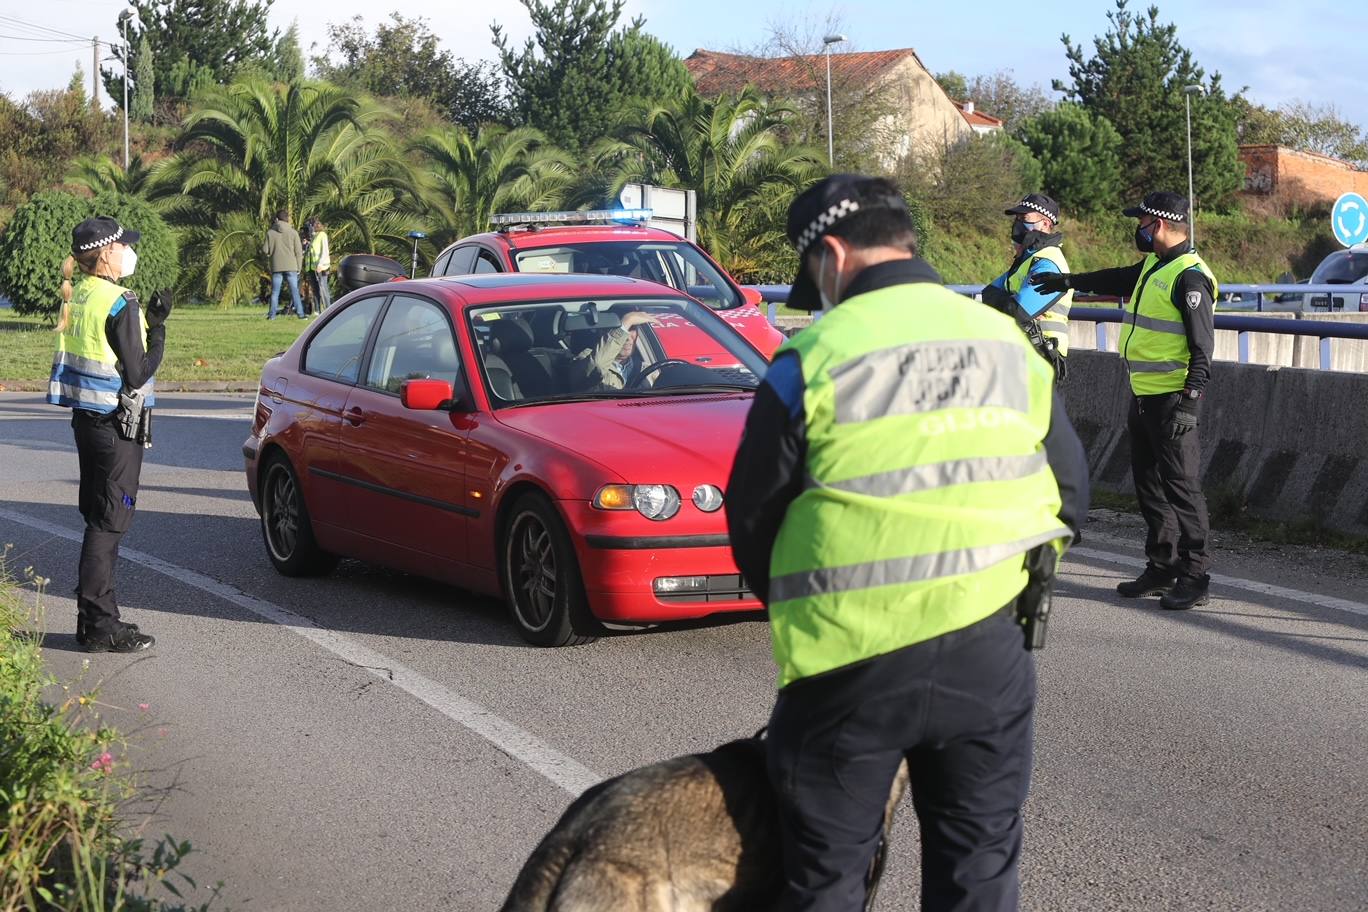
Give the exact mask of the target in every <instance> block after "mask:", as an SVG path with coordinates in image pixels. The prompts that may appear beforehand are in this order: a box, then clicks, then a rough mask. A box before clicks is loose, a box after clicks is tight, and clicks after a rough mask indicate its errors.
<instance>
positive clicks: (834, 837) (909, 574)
mask: <svg viewBox="0 0 1368 912" xmlns="http://www.w3.org/2000/svg"><path fill="white" fill-rule="evenodd" d="M787 234H788V239H789V241H790V242H791V243H792V244H793V246H794V248H795V249H796V251H797V253H798V259H799V271H798V275H797V278H796V279H795V280H794V284H793V291H792V293H791V296H790V299H789V304H790V306H793V307H797V308H800V309H804V310H816V309H818V308H823V309H825V310H826V311H827V312H826V314H825V316H824V317H823V319H822V320H821V321H820V322H817V323H814V324H813V325H812V326H810V327H808V328H807V329H804V330H803V331H802V332H800V333H798V334H797V335H796V336H794V337H793V338H792V339H790V340H789V341H788V342H787V343H785V344H784V345H783V346H782V347H781V348H780V349H779V352H778V353H777V354H776V355H775V358H774V361H773V363H772V364H771V365H770V368H769V371H768V372H767V373H766V375H765V378H764V381H763V383H762V384H761V386H760V388H759V389H758V390H757V392H756V395H755V400H754V403H753V405H752V407H751V410H750V413H749V415H748V417H747V419H746V426H745V432H744V434H743V436H742V439H741V444H740V447H739V449H738V451H737V454H736V459H735V462H734V465H733V469H732V473H731V478H730V480H729V481H728V484H727V524H728V529H729V531H730V534H731V541H732V550H733V553H734V555H735V558H736V563H737V566H738V567H739V568H740V570H741V572H742V574H743V575H744V577H745V580H746V582H747V584H748V585H749V587H750V588H751V589H752V590H753V591H754V592H755V594H756V595H757V597H759V599H760V600H761V601H762V602H763V603H764V604H765V606H766V607H767V609H768V612H769V623H770V632H771V639H772V644H773V650H774V657H775V661H776V663H777V664H778V667H779V680H778V685H779V692H778V697H777V699H776V701H775V705H774V709H773V712H772V714H771V717H770V722H769V729H768V735H767V750H768V760H769V771H770V777H771V780H772V782H773V785H774V789H775V794H776V797H777V801H778V805H779V814H780V824H781V825H780V832H781V833H782V854H783V862H784V877H785V882H784V883H785V885H784V892H783V898H782V900H781V902H780V903H779V905H778V906H777V907H776V908H779V909H784V910H796V909H802V910H839V912H854V910H860V909H862V908H863V907H864V902H865V874H866V872H867V871H868V870H869V865H870V861H871V859H872V858H873V857H874V854H875V850H876V848H877V843H878V840H879V836H880V829H881V828H880V824H881V821H882V819H883V813H884V804H885V802H886V801H887V799H888V795H889V790H890V786H891V785H892V783H893V779H894V776H895V774H896V773H897V770H898V767H899V765H900V764H901V762H902V761H903V760H904V759H905V760H906V761H907V762H908V766H909V771H910V774H911V783H910V784H911V788H912V793H913V799H914V804H915V807H916V810H917V814H918V817H919V818H920V821H921V834H922V847H923V860H922V866H921V870H922V908H923V909H925V910H930V912H937V910H950V909H956V910H960V909H976V910H1014V909H1016V907H1017V897H1018V879H1017V862H1018V859H1019V857H1020V853H1021V840H1022V818H1021V806H1022V803H1023V802H1024V801H1025V799H1026V793H1027V786H1028V783H1029V780H1030V773H1031V750H1032V717H1033V712H1034V706H1035V665H1034V659H1033V657H1032V655H1031V653H1030V652H1029V651H1028V650H1027V649H1025V648H1023V646H1024V645H1025V644H1024V642H1023V629H1022V624H1021V623H1020V622H1021V621H1024V620H1029V621H1030V622H1031V624H1032V625H1036V624H1037V622H1038V620H1039V618H1040V609H1041V606H1042V605H1043V604H1045V602H1044V601H1043V598H1044V594H1045V593H1046V592H1047V591H1048V585H1049V582H1048V581H1049V578H1050V576H1052V574H1053V571H1054V567H1055V565H1056V563H1057V560H1058V557H1059V555H1060V554H1061V553H1062V552H1063V550H1064V548H1065V547H1066V545H1067V544H1068V542H1069V541H1070V540H1071V539H1072V538H1073V536H1074V535H1075V533H1076V531H1077V529H1078V526H1079V524H1080V523H1081V522H1082V521H1083V518H1084V517H1085V516H1086V513H1087V496H1088V495H1087V484H1088V482H1087V470H1086V465H1085V462H1084V456H1083V449H1082V445H1081V444H1080V443H1079V441H1078V437H1077V435H1076V434H1075V433H1074V431H1073V428H1072V427H1071V426H1070V424H1069V421H1068V418H1067V416H1066V415H1065V414H1064V411H1063V409H1062V408H1060V407H1059V405H1058V397H1057V395H1056V394H1055V392H1054V383H1053V381H1054V378H1053V375H1052V373H1051V371H1050V368H1049V366H1048V365H1047V364H1046V363H1045V362H1044V361H1043V360H1042V359H1041V358H1039V357H1038V356H1037V355H1036V354H1035V352H1034V351H1033V350H1032V349H1031V346H1030V344H1029V343H1028V342H1027V340H1026V338H1025V337H1024V336H1023V335H1022V333H1021V331H1020V329H1019V328H1018V327H1017V325H1016V324H1015V323H1014V322H1013V321H1012V320H1010V319H1008V318H1007V317H1005V316H1003V315H1002V314H999V313H996V312H994V311H993V310H992V309H991V308H987V307H984V306H982V305H981V304H978V303H976V302H974V301H973V300H971V299H969V298H966V297H963V296H960V295H957V294H954V293H953V292H950V291H948V290H947V289H945V288H944V287H943V286H942V283H941V280H940V277H939V276H938V275H937V274H936V273H935V271H934V270H933V269H932V268H931V267H930V266H929V265H928V264H927V263H926V261H925V260H923V259H921V258H920V257H919V256H917V235H916V231H915V229H914V228H913V226H912V221H911V218H910V216H909V214H908V211H907V207H906V204H905V202H904V200H903V197H902V194H901V193H900V192H899V190H898V188H897V187H896V186H895V185H893V184H892V183H891V182H889V181H886V180H882V179H875V178H868V177H862V176H858V175H850V174H840V175H833V176H831V177H829V178H827V179H825V180H823V181H821V182H820V183H818V184H817V185H815V186H814V187H812V188H811V189H809V190H808V191H806V192H805V193H803V194H801V195H800V196H799V197H798V198H797V199H795V200H794V202H793V204H792V206H791V207H790V208H789V213H788V225H787ZM1028 567H1029V568H1030V570H1029V571H1028Z"/></svg>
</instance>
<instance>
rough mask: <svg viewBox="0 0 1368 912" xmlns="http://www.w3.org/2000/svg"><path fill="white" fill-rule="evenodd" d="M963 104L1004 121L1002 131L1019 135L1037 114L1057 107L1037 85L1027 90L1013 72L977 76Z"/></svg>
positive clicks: (970, 85)
mask: <svg viewBox="0 0 1368 912" xmlns="http://www.w3.org/2000/svg"><path fill="white" fill-rule="evenodd" d="M965 91H966V93H967V94H966V95H965V96H964V100H967V101H972V102H973V103H974V107H975V108H976V109H978V110H979V111H982V112H983V113H984V114H989V115H992V116H993V117H996V118H998V119H999V120H1001V121H1002V129H1004V130H1006V131H1007V132H1008V133H1011V134H1013V135H1016V133H1017V132H1018V131H1019V130H1020V129H1021V125H1022V124H1024V123H1025V122H1026V121H1028V120H1030V119H1031V118H1032V117H1035V116H1036V115H1038V114H1043V113H1045V112H1046V111H1048V110H1050V109H1051V108H1053V107H1054V102H1053V101H1051V100H1050V99H1049V98H1048V97H1047V96H1046V95H1045V92H1044V91H1043V90H1042V89H1041V88H1040V86H1038V85H1029V86H1024V85H1022V84H1021V83H1019V82H1017V81H1016V79H1015V77H1013V76H1012V71H1011V70H998V71H997V72H995V73H989V74H987V75H980V76H975V77H974V78H973V79H972V80H971V81H970V82H969V85H968V86H967V88H966V90H965Z"/></svg>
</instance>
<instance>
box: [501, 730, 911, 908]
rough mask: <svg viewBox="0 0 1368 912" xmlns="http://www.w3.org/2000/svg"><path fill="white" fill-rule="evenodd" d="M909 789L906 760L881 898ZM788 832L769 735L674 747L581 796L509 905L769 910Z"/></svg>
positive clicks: (879, 867)
mask: <svg viewBox="0 0 1368 912" xmlns="http://www.w3.org/2000/svg"><path fill="white" fill-rule="evenodd" d="M906 788H907V765H906V763H904V764H903V765H902V766H901V767H900V768H899V770H898V776H897V778H896V779H895V781H894V783H893V789H892V792H891V793H890V795H889V799H888V806H887V808H886V810H885V812H884V844H881V845H880V848H879V852H878V853H877V856H876V858H875V859H874V862H873V863H872V864H871V868H870V875H869V880H870V889H869V896H870V899H869V902H870V903H872V902H873V895H874V890H875V888H876V887H877V884H878V878H879V876H880V875H881V874H882V873H883V860H884V845H885V844H886V841H887V838H888V833H889V831H890V829H891V827H892V823H893V808H894V806H895V805H896V804H897V802H898V800H899V799H900V798H901V797H902V794H903V792H904V791H905V790H906ZM778 831H779V820H778V809H777V806H776V802H775V798H774V793H773V791H772V789H771V787H770V782H769V777H768V774H767V772H766V767H765V745H764V741H763V740H761V739H760V738H747V739H744V740H741V741H732V742H731V743H729V744H724V745H722V746H721V747H719V748H717V749H716V750H714V751H710V752H708V753H704V754H689V755H687V756H684V757H675V758H673V759H670V760H665V761H662V762H660V763H655V764H652V765H650V766H645V767H642V768H640V769H635V770H631V771H629V772H626V773H623V774H622V775H621V776H618V777H616V778H613V779H609V780H606V781H604V782H601V783H599V784H598V785H596V786H594V787H593V788H591V789H589V790H588V791H587V792H585V793H584V794H583V795H581V796H580V797H579V798H578V799H576V800H575V802H574V803H572V804H571V805H570V807H569V809H567V810H566V812H565V813H564V814H563V815H562V816H561V819H560V821H559V822H558V823H557V824H556V825H555V827H554V828H552V830H551V832H550V833H548V834H547V835H546V837H545V838H544V839H542V841H541V843H540V844H539V845H538V846H537V848H536V849H535V850H534V851H533V852H532V855H531V856H530V857H529V858H528V860H527V863H526V864H525V865H523V869H522V871H521V872H520V873H519V874H518V879H517V881H516V882H515V883H514V884H513V889H512V890H511V891H510V892H509V894H508V899H507V900H505V901H504V904H503V907H502V912H739V910H763V909H767V908H769V907H770V906H772V905H773V903H774V902H775V900H776V899H777V898H778V896H779V892H780V890H781V888H782V886H783V865H782V861H781V859H780V850H779V837H778ZM866 908H868V905H867V906H866Z"/></svg>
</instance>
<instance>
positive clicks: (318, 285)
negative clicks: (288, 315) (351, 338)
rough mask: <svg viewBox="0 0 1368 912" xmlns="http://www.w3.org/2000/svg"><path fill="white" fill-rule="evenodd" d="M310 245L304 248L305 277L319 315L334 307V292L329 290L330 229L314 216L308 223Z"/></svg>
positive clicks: (330, 263)
mask: <svg viewBox="0 0 1368 912" xmlns="http://www.w3.org/2000/svg"><path fill="white" fill-rule="evenodd" d="M308 228H309V243H308V244H307V245H305V247H304V277H305V281H306V282H308V285H309V290H310V291H311V292H312V293H313V299H314V306H315V307H316V308H317V309H318V313H322V312H323V311H324V310H325V309H327V308H328V307H331V306H332V291H331V290H330V289H329V288H328V270H329V269H330V268H331V267H332V258H331V253H330V251H329V249H328V229H327V228H325V227H324V226H323V220H322V219H320V218H319V217H318V216H314V217H313V218H311V219H309V221H308Z"/></svg>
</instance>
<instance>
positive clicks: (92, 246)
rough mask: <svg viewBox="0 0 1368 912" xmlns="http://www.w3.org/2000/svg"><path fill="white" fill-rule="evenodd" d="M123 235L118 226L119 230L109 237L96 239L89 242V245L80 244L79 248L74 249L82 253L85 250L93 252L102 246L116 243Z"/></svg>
mask: <svg viewBox="0 0 1368 912" xmlns="http://www.w3.org/2000/svg"><path fill="white" fill-rule="evenodd" d="M123 233H124V230H123V226H122V225H120V226H119V230H118V231H116V232H114V233H113V234H111V235H110V236H109V237H103V238H97V239H95V240H93V241H91V242H90V243H89V244H82V245H81V246H79V247H77V248H76V249H77V250H82V251H85V250H94V249H95V248H97V247H103V246H105V245H106V244H112V243H114V242H115V241H117V240H118V239H119V238H121V237H123Z"/></svg>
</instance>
